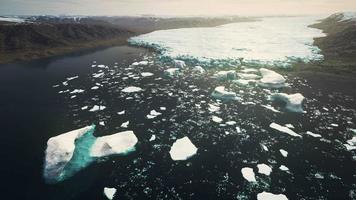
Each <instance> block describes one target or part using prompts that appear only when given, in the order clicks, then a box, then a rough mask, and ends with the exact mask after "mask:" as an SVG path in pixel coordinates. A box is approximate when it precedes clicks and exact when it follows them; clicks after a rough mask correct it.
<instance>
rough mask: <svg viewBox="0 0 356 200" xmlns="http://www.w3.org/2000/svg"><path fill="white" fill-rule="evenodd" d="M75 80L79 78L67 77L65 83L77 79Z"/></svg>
mask: <svg viewBox="0 0 356 200" xmlns="http://www.w3.org/2000/svg"><path fill="white" fill-rule="evenodd" d="M77 78H79V76H72V77H68V78H67V81H71V80H74V79H77Z"/></svg>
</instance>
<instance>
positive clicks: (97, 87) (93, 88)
mask: <svg viewBox="0 0 356 200" xmlns="http://www.w3.org/2000/svg"><path fill="white" fill-rule="evenodd" d="M90 89H92V90H97V89H99V86H93V87H91V88H90Z"/></svg>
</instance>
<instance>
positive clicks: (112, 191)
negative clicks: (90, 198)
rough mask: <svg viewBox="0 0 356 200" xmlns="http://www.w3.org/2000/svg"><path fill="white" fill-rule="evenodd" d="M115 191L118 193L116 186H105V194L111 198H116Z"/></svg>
mask: <svg viewBox="0 0 356 200" xmlns="http://www.w3.org/2000/svg"><path fill="white" fill-rule="evenodd" d="M115 193H116V189H115V188H108V187H105V188H104V195H105V196H106V198H108V199H109V200H112V199H113V198H114V196H115Z"/></svg>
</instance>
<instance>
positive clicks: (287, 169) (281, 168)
mask: <svg viewBox="0 0 356 200" xmlns="http://www.w3.org/2000/svg"><path fill="white" fill-rule="evenodd" d="M279 169H280V170H282V171H289V168H288V167H286V166H285V165H281V166H280V167H279Z"/></svg>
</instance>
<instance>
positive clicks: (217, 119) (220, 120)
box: [211, 116, 223, 123]
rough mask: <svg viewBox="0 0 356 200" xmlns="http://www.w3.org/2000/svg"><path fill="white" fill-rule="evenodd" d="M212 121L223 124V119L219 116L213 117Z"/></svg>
mask: <svg viewBox="0 0 356 200" xmlns="http://www.w3.org/2000/svg"><path fill="white" fill-rule="evenodd" d="M211 120H213V122H216V123H221V122H222V121H223V119H221V118H220V117H218V116H212V117H211Z"/></svg>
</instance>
